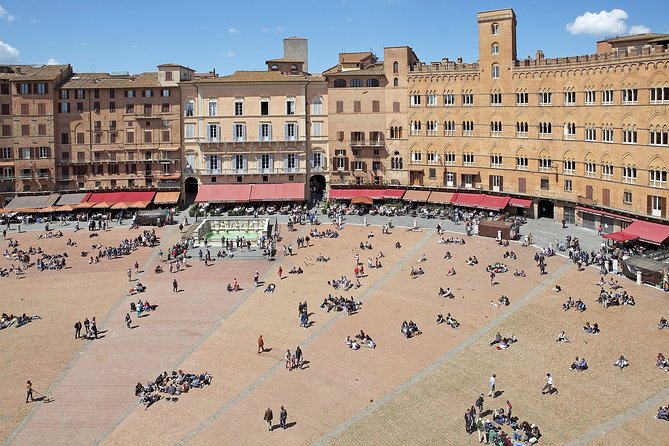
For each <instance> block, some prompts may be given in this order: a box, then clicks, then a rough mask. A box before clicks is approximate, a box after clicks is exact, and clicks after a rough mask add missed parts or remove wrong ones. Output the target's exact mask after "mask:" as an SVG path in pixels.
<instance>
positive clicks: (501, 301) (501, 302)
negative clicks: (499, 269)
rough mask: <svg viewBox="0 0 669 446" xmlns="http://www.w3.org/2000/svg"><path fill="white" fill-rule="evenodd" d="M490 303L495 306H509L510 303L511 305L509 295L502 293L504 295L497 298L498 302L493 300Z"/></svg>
mask: <svg viewBox="0 0 669 446" xmlns="http://www.w3.org/2000/svg"><path fill="white" fill-rule="evenodd" d="M490 305H492V306H493V307H508V306H509V305H511V301H510V300H509V298H508V297H506V296H505V295H504V294H502V297H500V298H499V299H497V302H495V301H494V300H491V301H490Z"/></svg>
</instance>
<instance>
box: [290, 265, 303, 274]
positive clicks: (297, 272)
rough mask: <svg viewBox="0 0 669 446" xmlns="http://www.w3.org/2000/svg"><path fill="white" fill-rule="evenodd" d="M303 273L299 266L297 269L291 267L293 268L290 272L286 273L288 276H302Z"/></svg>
mask: <svg viewBox="0 0 669 446" xmlns="http://www.w3.org/2000/svg"><path fill="white" fill-rule="evenodd" d="M303 272H304V271H303V270H302V267H301V266H299V267H297V268H295V267H294V266H293V268H292V269H291V270H290V271H288V274H302V273H303Z"/></svg>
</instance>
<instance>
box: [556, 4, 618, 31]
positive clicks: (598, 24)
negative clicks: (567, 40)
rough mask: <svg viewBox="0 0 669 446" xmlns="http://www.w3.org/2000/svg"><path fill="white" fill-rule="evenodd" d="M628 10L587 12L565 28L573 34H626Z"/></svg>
mask: <svg viewBox="0 0 669 446" xmlns="http://www.w3.org/2000/svg"><path fill="white" fill-rule="evenodd" d="M628 17H629V16H628V15H627V12H625V11H623V10H622V9H612V10H611V11H600V12H586V13H585V14H583V15H580V16H578V17H576V19H575V20H574V21H573V22H572V23H568V24H567V26H566V27H565V29H566V30H567V31H569V32H570V33H571V34H592V35H595V36H601V35H613V34H624V33H625V31H627V24H626V23H625V20H627V19H628Z"/></svg>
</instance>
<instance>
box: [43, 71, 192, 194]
mask: <svg viewBox="0 0 669 446" xmlns="http://www.w3.org/2000/svg"><path fill="white" fill-rule="evenodd" d="M192 75H193V71H192V70H190V69H188V68H185V67H182V66H180V65H174V64H166V65H161V66H159V67H158V71H156V72H150V73H142V74H139V75H129V74H127V73H114V74H107V73H77V74H74V75H72V76H70V77H69V79H67V81H66V82H64V83H63V84H62V86H61V87H60V88H59V89H58V91H57V99H56V103H55V108H56V133H55V148H56V188H57V190H59V191H68V190H99V189H176V190H178V189H179V188H180V185H181V171H182V155H181V129H182V122H181V107H180V106H181V98H180V89H179V82H180V81H181V80H188V79H190V78H191V76H192Z"/></svg>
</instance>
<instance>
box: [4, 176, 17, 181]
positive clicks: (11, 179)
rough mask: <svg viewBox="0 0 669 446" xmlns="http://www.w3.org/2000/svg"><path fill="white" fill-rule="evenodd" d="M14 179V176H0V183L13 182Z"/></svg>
mask: <svg viewBox="0 0 669 446" xmlns="http://www.w3.org/2000/svg"><path fill="white" fill-rule="evenodd" d="M15 178H16V177H15V176H14V175H2V176H0V181H14V179H15Z"/></svg>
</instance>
